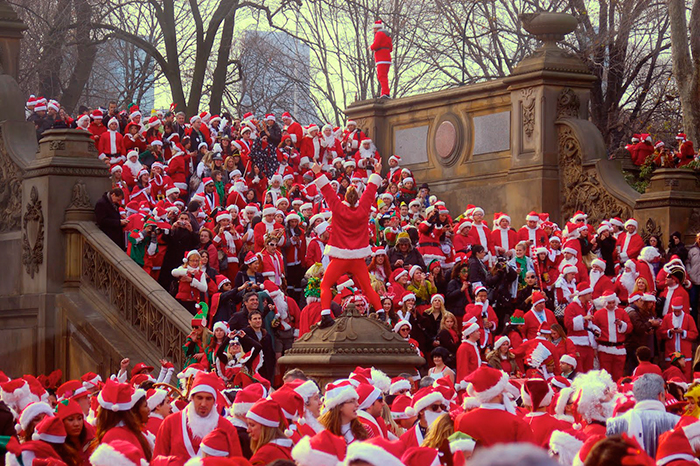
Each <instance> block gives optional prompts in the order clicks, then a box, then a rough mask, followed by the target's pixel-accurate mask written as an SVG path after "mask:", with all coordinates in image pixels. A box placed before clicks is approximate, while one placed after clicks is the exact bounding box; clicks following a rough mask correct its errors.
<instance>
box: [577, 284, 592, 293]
mask: <svg viewBox="0 0 700 466" xmlns="http://www.w3.org/2000/svg"><path fill="white" fill-rule="evenodd" d="M589 293H593V288H591V284H590V283H588V282H581V283H579V284H578V285H576V295H577V296H583V295H586V294H589Z"/></svg>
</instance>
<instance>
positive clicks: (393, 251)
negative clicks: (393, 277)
mask: <svg viewBox="0 0 700 466" xmlns="http://www.w3.org/2000/svg"><path fill="white" fill-rule="evenodd" d="M388 256H389V265H390V266H391V270H394V269H396V268H397V267H395V266H394V264H395V263H396V261H397V260H399V259H401V260H403V267H406V266H409V267H410V266H412V265H418V266H420V267H421V268H422V269H423V270H426V269H425V262H424V261H423V256H421V253H420V252H418V250H417V249H416V248H413V247H412V248H411V249H409V251H408V252H407V253H406V254H404V253H402V252H401V251H399V250H398V249H397V248H396V247H391V248H389V252H388Z"/></svg>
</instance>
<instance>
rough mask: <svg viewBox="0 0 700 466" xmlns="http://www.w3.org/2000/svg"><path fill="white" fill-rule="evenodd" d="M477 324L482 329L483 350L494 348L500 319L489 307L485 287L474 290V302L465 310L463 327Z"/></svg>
mask: <svg viewBox="0 0 700 466" xmlns="http://www.w3.org/2000/svg"><path fill="white" fill-rule="evenodd" d="M472 322H476V323H477V324H479V327H480V329H481V341H480V345H481V348H485V347H486V346H488V347H492V346H493V342H494V336H493V334H494V332H495V331H496V328H497V327H498V317H497V316H496V313H495V312H494V310H493V308H492V307H491V306H490V305H489V300H488V290H487V289H486V287H485V286H483V285H480V286H477V287H476V289H475V290H474V302H473V303H470V304H467V307H466V308H465V309H464V317H463V321H462V326H463V327H464V326H465V324H467V323H469V324H471V323H472Z"/></svg>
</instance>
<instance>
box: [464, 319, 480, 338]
mask: <svg viewBox="0 0 700 466" xmlns="http://www.w3.org/2000/svg"><path fill="white" fill-rule="evenodd" d="M465 324H466V327H464V330H462V340H466V339H467V337H468V336H469V335H471V334H472V333H474V332H477V331H479V329H480V328H481V327H479V324H477V323H476V322H472V323H468V322H464V323H463V324H462V325H465Z"/></svg>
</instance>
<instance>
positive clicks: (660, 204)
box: [634, 168, 700, 244]
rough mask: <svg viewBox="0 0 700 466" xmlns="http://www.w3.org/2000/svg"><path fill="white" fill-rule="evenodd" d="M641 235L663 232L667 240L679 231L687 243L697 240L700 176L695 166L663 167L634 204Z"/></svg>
mask: <svg viewBox="0 0 700 466" xmlns="http://www.w3.org/2000/svg"><path fill="white" fill-rule="evenodd" d="M634 214H635V218H636V219H637V221H638V222H639V229H640V233H641V234H642V236H645V237H648V236H649V235H652V234H661V235H662V240H663V242H664V243H668V240H669V237H670V235H671V233H673V232H674V231H680V232H681V233H682V234H683V241H684V242H685V244H692V243H693V242H695V233H697V232H698V231H700V179H699V178H698V174H697V173H695V172H694V171H692V170H684V169H677V168H660V169H657V170H656V171H655V172H654V176H652V177H651V181H650V182H649V186H648V187H647V190H646V192H645V193H644V194H642V195H641V196H640V197H639V199H637V202H636V204H635V206H634Z"/></svg>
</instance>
